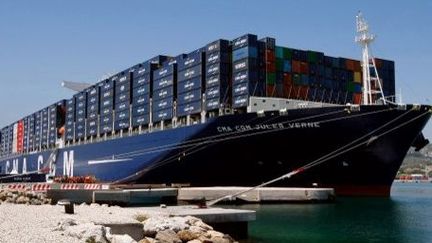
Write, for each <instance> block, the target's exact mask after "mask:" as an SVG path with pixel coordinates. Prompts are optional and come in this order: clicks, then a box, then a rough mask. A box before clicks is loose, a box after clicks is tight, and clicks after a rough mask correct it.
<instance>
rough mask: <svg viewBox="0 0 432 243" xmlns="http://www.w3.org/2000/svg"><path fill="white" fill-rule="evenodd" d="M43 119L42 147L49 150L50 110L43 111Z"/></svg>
mask: <svg viewBox="0 0 432 243" xmlns="http://www.w3.org/2000/svg"><path fill="white" fill-rule="evenodd" d="M41 119H42V129H41V130H42V131H41V145H42V148H47V147H48V130H49V123H48V108H44V109H43V110H42V113H41Z"/></svg>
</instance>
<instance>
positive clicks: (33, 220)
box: [0, 203, 140, 243]
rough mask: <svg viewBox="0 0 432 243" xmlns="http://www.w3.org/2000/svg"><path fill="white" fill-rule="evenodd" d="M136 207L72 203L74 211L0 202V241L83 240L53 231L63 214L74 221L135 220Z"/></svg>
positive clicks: (115, 221) (56, 207) (3, 242)
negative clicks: (73, 212) (74, 204)
mask: <svg viewBox="0 0 432 243" xmlns="http://www.w3.org/2000/svg"><path fill="white" fill-rule="evenodd" d="M138 212H140V210H139V208H120V207H115V206H114V207H105V206H99V205H79V206H75V214H74V215H68V214H65V213H64V207H62V206H57V205H56V206H52V205H40V206H31V205H18V204H7V203H2V204H1V205H0V243H20V242H23V243H24V242H29V243H30V242H31V243H35V242H37V243H42V242H56V243H58V242H68V243H75V242H77V243H78V242H84V240H79V239H77V238H73V237H70V236H67V235H62V233H64V232H62V231H54V230H53V229H55V228H56V226H57V224H58V223H59V222H60V221H62V220H64V219H67V218H72V219H75V220H77V221H78V222H83V223H84V222H95V223H98V222H104V223H107V222H111V223H120V222H121V223H127V222H137V221H135V220H134V216H135V215H136V214H137V213H138Z"/></svg>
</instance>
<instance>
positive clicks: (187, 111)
mask: <svg viewBox="0 0 432 243" xmlns="http://www.w3.org/2000/svg"><path fill="white" fill-rule="evenodd" d="M201 110H202V102H201V101H194V102H191V103H187V104H180V105H178V108H177V116H178V117H182V116H187V115H191V114H198V113H200V112H201Z"/></svg>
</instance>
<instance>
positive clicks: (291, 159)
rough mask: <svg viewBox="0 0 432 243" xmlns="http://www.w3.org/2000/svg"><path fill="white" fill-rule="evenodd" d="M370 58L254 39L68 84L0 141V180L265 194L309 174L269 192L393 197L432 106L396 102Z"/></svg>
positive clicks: (388, 70) (390, 69)
mask: <svg viewBox="0 0 432 243" xmlns="http://www.w3.org/2000/svg"><path fill="white" fill-rule="evenodd" d="M361 23H362V22H360V24H361ZM360 27H362V26H361V25H360ZM363 27H364V26H363ZM358 31H359V42H361V43H362V44H363V47H367V44H368V43H369V40H370V39H371V38H372V37H371V36H370V35H369V34H368V33H367V32H365V31H364V29H363V30H362V29H361V28H359V26H358ZM366 31H367V28H366ZM363 49H364V50H365V49H367V48H363ZM365 51H367V50H365ZM364 54H366V56H365V55H363V59H362V60H361V61H359V60H353V59H348V58H341V57H331V56H327V55H324V53H322V52H317V51H311V50H299V49H293V48H288V47H283V46H278V45H276V40H275V39H274V38H270V37H266V38H262V39H258V38H257V36H256V35H253V34H246V35H243V36H240V37H239V38H236V39H234V40H224V39H219V40H216V41H213V42H211V43H209V44H207V45H205V46H203V47H201V48H199V49H197V50H195V51H192V52H190V53H187V54H181V55H177V56H165V55H159V56H156V57H154V58H151V59H149V60H146V61H144V62H141V63H139V64H136V65H134V66H132V67H130V68H127V69H125V70H124V71H122V72H119V73H117V74H115V75H112V76H111V77H109V78H106V79H104V80H101V81H99V82H97V83H95V84H93V85H86V86H85V87H82V86H83V84H81V85H77V84H74V83H71V82H69V83H68V82H66V86H69V87H71V88H72V89H75V90H76V91H77V93H76V94H75V95H73V97H72V98H69V99H67V100H61V101H59V102H56V103H55V104H52V105H50V106H48V107H46V108H43V109H41V110H39V111H37V112H35V113H33V114H30V115H28V116H26V117H24V118H22V119H20V120H19V121H17V122H14V123H13V124H11V125H9V126H6V127H4V128H3V129H1V131H0V132H1V136H0V137H1V146H0V174H1V175H0V182H37V181H47V180H48V181H51V180H54V181H62V180H68V178H69V179H70V178H72V179H73V178H75V179H76V180H77V181H79V180H87V181H88V180H90V181H93V182H109V183H122V184H123V183H140V184H141V183H142V184H161V183H162V184H167V185H173V184H181V185H190V186H256V185H258V184H260V183H263V182H266V181H269V180H272V179H273V178H277V177H279V176H281V175H284V174H286V173H287V172H290V171H300V170H299V168H301V171H302V173H298V174H297V175H295V176H293V177H291V178H288V179H285V180H281V181H277V182H275V183H274V186H285V187H299V186H301V187H310V186H319V187H333V188H335V191H336V193H337V194H338V195H368V196H370V195H377V196H388V195H389V194H390V187H391V184H392V182H393V180H394V178H395V175H396V173H397V171H398V169H399V167H400V165H401V163H402V161H403V159H404V157H405V155H406V153H407V151H408V149H409V148H410V147H412V146H414V147H416V148H417V149H420V148H422V147H423V146H424V145H425V144H427V142H428V141H427V140H426V139H425V138H424V137H423V135H422V134H421V131H422V129H423V127H424V126H425V125H426V123H427V121H428V120H429V118H430V115H431V107H430V106H427V105H416V104H411V105H410V104H397V103H395V71H394V70H395V66H394V62H393V61H389V60H384V59H378V58H373V57H371V56H368V55H367V52H364ZM78 86H81V87H78ZM83 178H84V179H83Z"/></svg>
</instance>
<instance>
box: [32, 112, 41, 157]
mask: <svg viewBox="0 0 432 243" xmlns="http://www.w3.org/2000/svg"><path fill="white" fill-rule="evenodd" d="M33 116H34V118H35V132H34V134H35V138H34V141H35V143H34V149H35V150H39V149H40V148H41V142H42V111H38V112H36V113H35V114H34V115H33Z"/></svg>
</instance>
